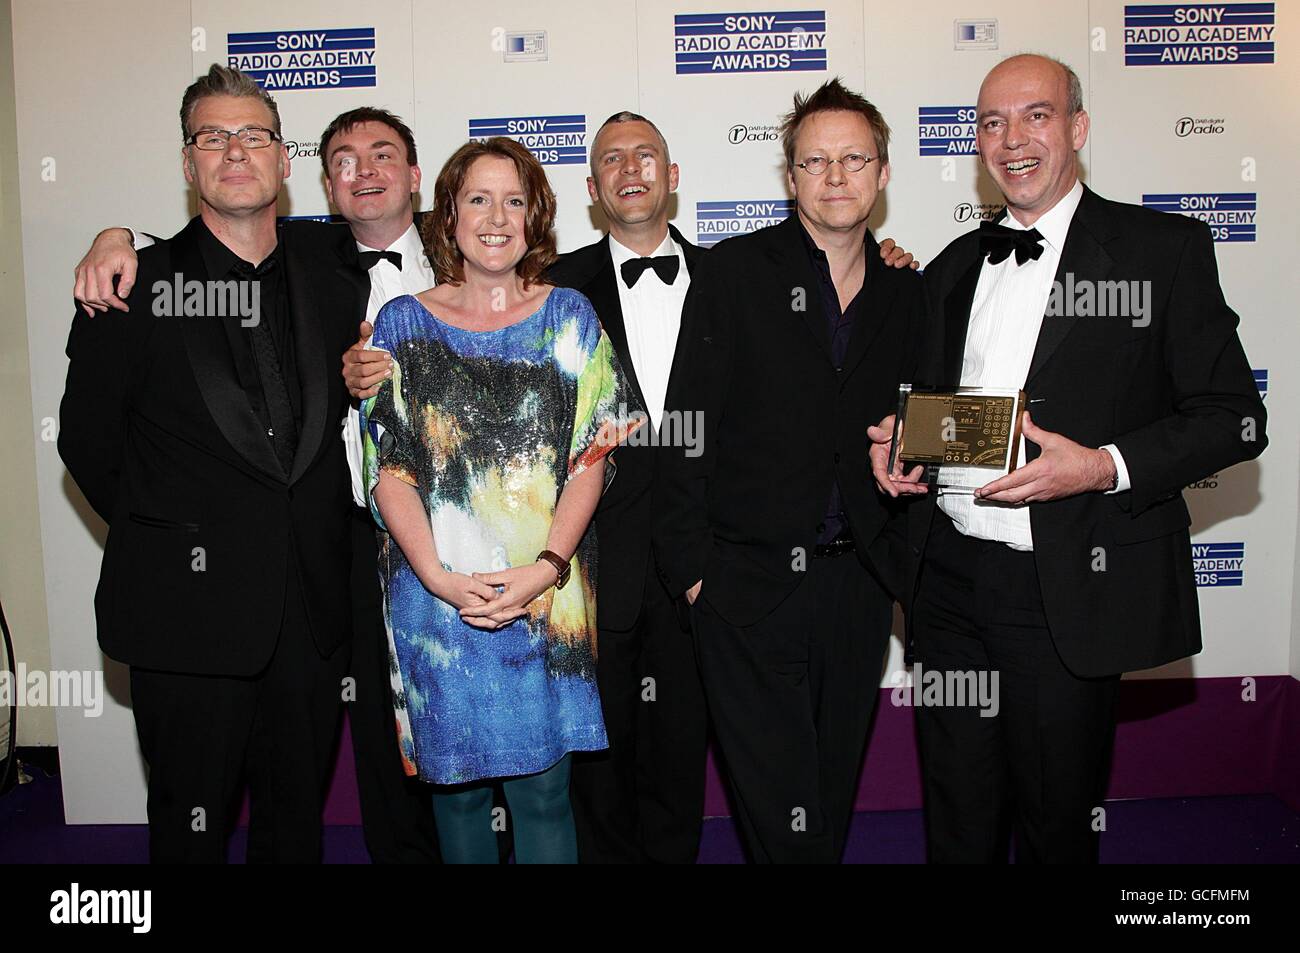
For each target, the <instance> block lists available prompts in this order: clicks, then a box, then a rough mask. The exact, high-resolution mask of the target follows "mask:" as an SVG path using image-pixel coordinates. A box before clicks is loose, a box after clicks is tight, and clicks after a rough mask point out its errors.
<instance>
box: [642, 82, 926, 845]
mask: <svg viewBox="0 0 1300 953" xmlns="http://www.w3.org/2000/svg"><path fill="white" fill-rule="evenodd" d="M783 131H784V135H783V146H784V151H785V157H786V169H787V173H788V176H789V184H790V187H791V188H792V190H793V192H794V195H795V200H796V205H797V213H796V214H795V215H792V216H791V217H790V218H789V219H788V220H787V221H785V222H783V223H781V224H780V225H775V226H772V227H769V228H765V229H762V230H760V231H757V232H754V233H752V234H749V235H745V236H741V237H738V238H733V239H729V240H727V241H723V242H721V243H720V244H718V245H717V246H715V247H714V248H713V249H712V250H711V251H710V252H709V253H708V255H706V256H705V258H704V260H703V262H701V264H700V266H699V267H698V268H697V269H696V273H695V275H694V277H693V281H692V286H691V291H690V296H689V298H688V300H687V304H686V311H685V316H684V318H683V321H682V331H681V338H680V341H679V344H678V349H677V354H676V357H675V359H674V362H673V369H672V376H671V379H670V382H669V385H668V394H667V400H666V404H665V406H666V409H665V415H668V414H681V415H697V416H696V419H697V420H698V421H699V424H700V426H702V428H703V434H704V440H703V446H702V447H701V448H694V449H692V448H685V449H683V448H682V447H680V446H675V447H662V448H661V449H660V454H659V473H658V477H657V482H656V486H655V494H654V510H655V514H654V515H655V526H654V548H655V555H656V557H657V558H658V562H659V565H660V567H661V568H662V571H663V578H664V585H665V587H666V589H667V591H668V592H669V593H671V594H672V595H674V596H676V595H681V594H685V595H686V598H687V599H688V601H689V602H690V604H691V610H690V612H691V619H692V623H693V625H694V628H695V635H696V646H697V652H698V657H699V664H700V672H701V675H702V677H703V681H704V688H705V694H706V697H707V699H708V705H709V711H710V715H711V717H712V721H713V727H714V731H715V734H716V737H717V739H718V741H719V743H720V746H721V749H722V755H723V757H724V759H725V761H726V767H727V772H728V775H729V777H730V779H731V782H732V784H733V790H734V793H735V806H736V809H737V812H738V815H739V821H740V824H741V828H742V831H743V833H744V835H745V840H746V843H747V845H748V847H749V850H750V853H751V855H752V856H753V857H754V859H756V860H758V861H765V862H785V861H804V862H831V863H833V862H837V861H838V860H839V858H840V856H841V854H842V853H843V849H844V842H845V838H846V836H847V831H848V824H849V820H850V818H851V815H852V811H853V801H854V798H855V796H856V792H857V781H858V772H859V770H860V767H861V761H862V754H863V749H864V746H865V742H866V735H867V728H868V724H869V722H870V718H871V712H872V709H873V707H874V703H875V699H876V696H877V686H878V684H879V679H880V671H881V666H882V664H883V660H884V653H885V648H886V645H887V643H888V640H889V631H890V621H891V615H892V612H891V608H892V602H893V600H892V598H891V596H890V594H889V592H890V589H891V587H892V586H893V578H892V571H891V562H890V560H889V558H888V554H887V552H886V550H887V546H886V539H885V536H884V534H883V533H882V530H883V529H884V527H885V524H886V522H887V517H888V515H889V511H890V504H889V501H888V500H885V499H884V498H883V497H881V496H879V495H878V494H876V493H874V492H873V491H872V489H871V487H870V486H869V485H868V483H867V481H866V480H865V479H864V476H865V474H866V471H867V468H868V460H867V446H868V441H867V439H866V430H867V427H868V425H869V424H870V423H871V422H872V421H874V420H878V419H880V416H883V414H884V413H885V412H886V411H887V410H888V409H889V408H890V407H892V406H893V405H894V403H895V401H896V399H897V393H898V383H899V373H900V370H901V367H902V363H903V358H904V355H903V349H904V346H905V341H906V331H907V328H908V325H909V323H910V322H911V321H912V320H914V319H915V318H917V317H919V314H920V310H921V288H920V284H921V283H920V279H919V278H918V277H917V276H916V275H915V274H913V273H911V272H910V271H907V270H894V269H890V268H887V267H886V266H885V265H884V264H883V263H882V262H881V260H880V257H879V255H878V253H877V245H876V242H875V240H874V239H873V237H872V235H871V233H870V231H869V230H868V228H867V217H868V215H869V214H870V213H871V209H872V207H873V205H874V204H875V201H876V199H877V197H878V196H879V194H880V191H881V189H883V188H884V186H885V184H886V183H887V182H888V180H889V165H888V162H889V154H888V146H889V129H888V126H887V125H886V124H885V122H884V120H883V118H882V117H881V116H880V113H879V111H878V110H876V108H875V107H874V106H872V105H871V104H870V103H868V102H867V101H866V100H865V99H863V98H862V97H861V96H859V95H857V94H856V93H852V92H850V91H849V90H847V89H845V88H844V87H843V86H842V85H841V84H840V82H839V81H838V80H832V81H831V82H828V83H826V84H825V85H824V86H822V87H821V88H820V89H818V90H817V91H816V92H814V93H813V94H812V95H811V96H809V97H807V98H806V99H805V98H803V97H798V96H797V97H795V104H794V110H793V111H792V112H791V113H790V114H789V115H788V116H787V117H786V120H785V123H784V127H783ZM697 429H698V428H697ZM700 450H702V452H699V451H700Z"/></svg>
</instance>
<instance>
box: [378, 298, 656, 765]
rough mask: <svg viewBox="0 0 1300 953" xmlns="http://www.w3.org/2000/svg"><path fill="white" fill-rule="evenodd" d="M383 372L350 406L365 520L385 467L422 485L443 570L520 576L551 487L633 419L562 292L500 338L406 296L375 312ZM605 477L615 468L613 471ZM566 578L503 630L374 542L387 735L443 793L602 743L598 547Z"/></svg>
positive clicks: (595, 334) (584, 317)
mask: <svg viewBox="0 0 1300 953" xmlns="http://www.w3.org/2000/svg"><path fill="white" fill-rule="evenodd" d="M372 346H373V347H377V348H382V349H384V350H387V351H388V352H389V353H390V354H391V355H392V357H393V376H392V378H391V380H389V381H388V382H386V383H385V384H384V385H383V386H382V389H381V390H380V392H379V393H378V394H377V395H376V396H374V397H372V398H370V399H368V400H366V401H365V402H364V403H363V404H362V408H361V429H362V437H363V442H364V446H365V461H364V471H365V480H366V487H367V496H368V497H369V502H370V511H371V514H372V515H373V516H374V518H375V520H376V521H377V522H378V523H379V526H380V528H381V529H386V527H385V526H384V522H383V518H382V517H381V515H380V513H379V509H378V507H377V506H376V504H375V501H374V496H373V492H374V488H375V486H376V484H377V483H378V482H379V473H380V471H381V470H382V471H384V472H386V473H388V474H389V475H391V476H393V477H396V478H398V479H400V480H403V481H405V482H406V483H409V484H411V485H412V486H414V487H416V488H417V489H418V491H419V495H420V500H421V502H422V503H423V504H424V508H425V511H426V513H428V516H429V520H430V524H431V526H432V528H433V538H434V543H435V545H436V546H437V549H438V557H439V559H440V560H441V562H442V565H443V567H444V568H445V569H447V570H448V571H450V572H459V573H466V574H469V573H474V572H496V571H500V570H503V569H508V568H510V567H513V566H527V565H530V564H532V563H533V562H535V561H536V558H537V554H538V553H539V552H541V551H542V550H543V549H545V548H546V538H547V534H548V532H549V530H550V526H551V519H552V517H553V515H554V513H555V506H556V503H557V501H558V500H559V496H560V492H561V491H562V490H563V489H564V486H565V484H566V483H567V481H568V480H570V479H572V478H573V477H574V476H576V475H577V474H578V473H580V472H582V471H583V470H584V469H586V468H587V467H588V466H590V465H591V464H592V463H594V462H596V461H597V460H599V459H600V458H601V457H603V456H605V455H606V454H608V453H609V452H610V451H611V450H613V449H614V447H615V446H616V445H617V443H618V441H619V440H621V439H622V438H624V437H625V436H626V435H627V433H628V432H630V430H632V429H635V427H636V426H637V425H638V424H639V423H640V422H641V419H642V417H641V415H640V414H639V413H638V412H637V410H636V408H635V407H634V408H633V410H632V411H631V412H629V410H628V404H629V401H630V400H631V398H630V397H629V393H630V391H629V388H628V385H627V382H626V379H625V377H624V375H623V371H622V369H621V368H620V367H619V364H618V359H617V357H616V356H615V354H614V351H613V348H612V347H611V346H610V343H609V338H608V337H606V335H605V333H604V332H603V331H602V330H601V327H600V323H599V322H598V321H597V319H596V314H595V312H594V311H593V310H592V307H591V303H590V302H589V301H588V300H587V299H586V298H585V297H583V296H582V295H581V294H579V293H578V292H575V291H571V290H567V289H561V288H555V289H553V290H552V291H551V292H550V294H549V296H548V297H547V298H546V300H545V302H544V303H543V304H542V306H541V308H540V309H539V310H538V311H536V312H534V313H533V314H532V315H530V316H529V317H527V318H524V319H523V320H521V321H519V322H517V323H515V324H512V325H510V326H509V327H506V328H502V329H500V330H496V331H467V330H464V329H462V328H457V327H453V326H451V325H449V324H445V323H444V322H442V321H440V320H439V319H438V318H437V317H435V316H434V315H433V314H431V313H430V312H429V311H428V310H426V309H425V308H424V306H423V305H421V304H420V302H419V301H417V300H416V299H415V298H414V297H412V296H410V295H405V296H403V297H400V298H397V299H395V300H393V301H391V302H389V303H388V304H387V305H385V306H384V308H383V309H382V310H381V311H380V312H379V315H378V316H377V317H376V319H375V333H374V339H373V341H372ZM611 476H612V465H611V466H610V467H609V468H607V470H606V479H607V480H608V479H610V478H611ZM570 565H571V567H572V572H571V576H570V579H569V583H568V585H566V586H565V587H564V589H561V590H557V589H555V588H554V587H552V588H550V589H548V590H547V591H546V592H545V593H543V594H542V595H541V596H539V597H538V598H537V599H535V600H534V601H533V602H532V603H531V604H530V605H529V606H528V611H527V614H526V615H524V616H523V617H522V618H520V619H517V620H515V621H514V622H513V623H511V624H509V625H507V626H504V627H503V628H501V629H498V630H496V631H490V630H486V629H477V628H474V627H473V626H470V625H467V624H466V623H464V622H463V621H461V619H460V616H459V614H458V612H457V610H456V609H455V608H454V607H453V606H451V605H450V604H448V603H446V602H443V601H442V600H441V599H439V598H437V597H436V596H434V595H432V594H431V593H430V592H428V591H427V590H426V589H425V588H424V586H423V584H421V582H420V580H419V579H418V578H417V577H416V575H415V573H414V571H413V570H412V569H411V567H410V565H409V564H408V563H407V561H406V558H405V556H404V555H403V554H402V551H401V549H400V548H399V547H398V546H397V545H396V543H394V542H393V541H392V538H391V537H390V536H388V535H387V533H386V532H385V533H383V534H381V549H380V559H379V573H380V578H381V581H382V583H383V587H384V620H385V625H386V627H387V630H388V646H389V654H390V671H391V674H392V678H393V690H394V696H395V698H396V700H397V701H396V709H397V711H396V715H397V733H398V740H399V745H400V749H401V753H402V760H403V764H404V766H405V769H406V772H407V774H411V775H418V776H419V777H420V778H421V779H423V780H426V781H432V782H435V783H438V784H455V783H461V782H468V781H474V780H479V779H482V778H496V777H512V776H517V775H523V774H531V773H534V772H538V771H543V770H545V769H546V768H548V767H550V766H551V765H553V764H554V763H555V762H556V761H558V760H559V759H560V758H561V757H563V756H564V754H565V753H566V752H569V751H595V750H599V749H601V748H604V747H606V745H607V742H606V738H605V727H604V723H603V720H602V718H601V709H600V698H599V696H598V694H597V690H596V669H595V655H596V596H595V579H596V551H595V540H594V537H593V534H592V533H590V532H588V533H587V534H586V538H585V539H584V540H583V543H582V545H581V546H580V547H579V549H578V551H577V553H576V554H575V555H574V557H573V560H572V562H571V564H570Z"/></svg>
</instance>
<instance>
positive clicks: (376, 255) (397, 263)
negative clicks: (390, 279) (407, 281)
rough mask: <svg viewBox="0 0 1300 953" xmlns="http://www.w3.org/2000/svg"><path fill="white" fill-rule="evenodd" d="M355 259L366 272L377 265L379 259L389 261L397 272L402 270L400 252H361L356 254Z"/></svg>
mask: <svg viewBox="0 0 1300 953" xmlns="http://www.w3.org/2000/svg"><path fill="white" fill-rule="evenodd" d="M357 258H358V259H359V260H360V262H361V267H362V268H364V269H365V270H366V271H369V270H370V269H371V268H373V267H375V265H376V264H377V263H378V261H379V259H381V258H387V259H388V260H389V261H391V262H392V263H393V267H394V268H396V269H397V270H398V271H401V270H402V255H401V252H395V251H362V252H357Z"/></svg>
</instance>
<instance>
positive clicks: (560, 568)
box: [537, 549, 569, 589]
mask: <svg viewBox="0 0 1300 953" xmlns="http://www.w3.org/2000/svg"><path fill="white" fill-rule="evenodd" d="M537 558H538V559H545V560H546V561H547V562H548V563H550V564H551V566H552V567H554V569H555V575H556V580H555V588H556V589H563V588H564V584H565V583H566V582H568V581H569V563H568V561H567V560H565V559H564V558H563V557H561V556H559V555H558V554H556V553H553V552H551V551H550V550H549V549H543V550H542V551H541V552H540V553H538V554H537Z"/></svg>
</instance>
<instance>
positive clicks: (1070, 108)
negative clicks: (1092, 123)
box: [1046, 56, 1083, 116]
mask: <svg viewBox="0 0 1300 953" xmlns="http://www.w3.org/2000/svg"><path fill="white" fill-rule="evenodd" d="M1046 58H1047V59H1049V60H1051V61H1052V62H1053V63H1055V64H1056V65H1057V66H1059V67H1061V69H1063V70H1064V71H1065V85H1066V95H1065V111H1066V113H1068V114H1069V115H1071V116H1073V115H1074V114H1075V113H1077V112H1080V111H1081V110H1082V109H1083V83H1081V82H1079V74H1078V73H1076V72H1075V71H1074V70H1073V69H1072V68H1071V67H1070V66H1068V65H1067V64H1066V63H1063V62H1062V61H1061V60H1058V59H1057V58H1056V57H1054V56H1049V57H1046Z"/></svg>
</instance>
